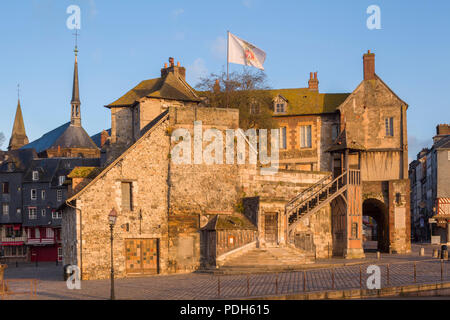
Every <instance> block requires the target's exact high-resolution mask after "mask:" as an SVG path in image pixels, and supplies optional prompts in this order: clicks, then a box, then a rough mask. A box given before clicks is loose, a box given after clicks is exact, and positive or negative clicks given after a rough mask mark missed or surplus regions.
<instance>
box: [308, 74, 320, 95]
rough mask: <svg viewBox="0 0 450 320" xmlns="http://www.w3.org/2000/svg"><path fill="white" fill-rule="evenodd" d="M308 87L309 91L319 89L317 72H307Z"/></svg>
mask: <svg viewBox="0 0 450 320" xmlns="http://www.w3.org/2000/svg"><path fill="white" fill-rule="evenodd" d="M308 89H309V90H310V91H319V80H318V79H317V72H310V73H309V81H308Z"/></svg>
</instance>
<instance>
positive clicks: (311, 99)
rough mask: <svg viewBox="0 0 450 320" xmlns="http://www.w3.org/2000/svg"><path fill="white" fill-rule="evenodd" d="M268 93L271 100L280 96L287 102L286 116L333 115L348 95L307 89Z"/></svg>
mask: <svg viewBox="0 0 450 320" xmlns="http://www.w3.org/2000/svg"><path fill="white" fill-rule="evenodd" d="M269 92H270V95H271V96H272V97H273V98H275V97H276V96H278V95H281V96H282V97H283V98H284V99H287V100H288V110H287V113H286V115H294V114H299V115H302V114H320V113H333V112H336V111H337V107H338V106H339V105H340V104H341V103H342V102H344V101H345V99H346V98H347V97H348V96H349V95H350V93H319V92H317V91H310V90H309V89H308V88H297V89H275V90H269ZM274 116H283V115H274Z"/></svg>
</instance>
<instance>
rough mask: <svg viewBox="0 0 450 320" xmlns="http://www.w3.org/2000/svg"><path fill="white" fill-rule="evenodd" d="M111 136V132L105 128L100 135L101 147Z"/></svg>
mask: <svg viewBox="0 0 450 320" xmlns="http://www.w3.org/2000/svg"><path fill="white" fill-rule="evenodd" d="M108 138H109V134H108V131H106V130H103V131H102V133H101V135H100V148H103V146H104V145H105V143H106V141H107V140H108Z"/></svg>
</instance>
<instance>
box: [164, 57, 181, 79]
mask: <svg viewBox="0 0 450 320" xmlns="http://www.w3.org/2000/svg"><path fill="white" fill-rule="evenodd" d="M170 72H172V73H174V74H175V75H179V76H180V77H181V78H183V80H186V68H185V67H181V66H180V62H177V65H176V66H175V60H174V58H172V57H170V58H169V66H167V63H165V64H164V68H162V69H161V78H163V77H165V76H167V75H168V74H169V73H170Z"/></svg>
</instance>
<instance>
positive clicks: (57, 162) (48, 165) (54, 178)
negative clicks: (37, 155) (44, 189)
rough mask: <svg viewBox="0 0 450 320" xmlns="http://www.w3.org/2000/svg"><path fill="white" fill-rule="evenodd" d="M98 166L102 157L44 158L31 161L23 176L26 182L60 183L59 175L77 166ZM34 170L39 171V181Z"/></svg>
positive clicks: (67, 172) (52, 184) (66, 173)
mask: <svg viewBox="0 0 450 320" xmlns="http://www.w3.org/2000/svg"><path fill="white" fill-rule="evenodd" d="M83 166H86V167H97V166H100V159H96V158H43V159H35V160H33V161H32V162H31V165H30V166H29V168H28V170H27V172H26V173H25V175H24V177H23V182H24V183H43V182H46V183H50V184H51V186H58V185H59V176H67V175H69V173H70V172H71V171H72V170H73V169H74V168H75V167H83ZM33 171H38V172H39V179H38V181H33Z"/></svg>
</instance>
